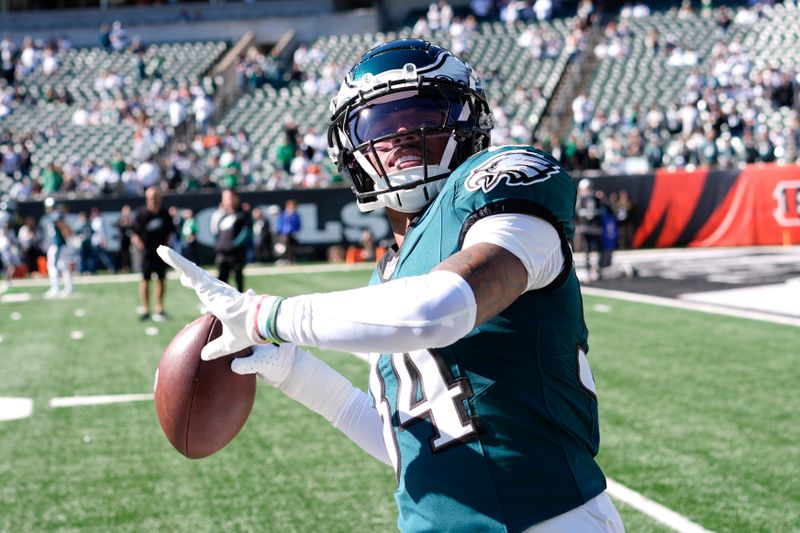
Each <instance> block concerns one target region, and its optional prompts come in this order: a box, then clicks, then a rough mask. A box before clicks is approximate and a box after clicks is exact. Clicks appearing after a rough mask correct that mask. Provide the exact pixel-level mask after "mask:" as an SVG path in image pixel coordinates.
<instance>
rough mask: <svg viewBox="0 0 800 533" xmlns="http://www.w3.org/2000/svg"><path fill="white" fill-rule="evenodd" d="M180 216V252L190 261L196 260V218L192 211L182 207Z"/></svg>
mask: <svg viewBox="0 0 800 533" xmlns="http://www.w3.org/2000/svg"><path fill="white" fill-rule="evenodd" d="M181 218H182V219H183V221H182V223H181V254H182V255H183V256H184V257H186V258H187V259H189V260H190V261H197V220H196V219H195V217H194V211H192V210H191V209H184V210H183V212H182V213H181Z"/></svg>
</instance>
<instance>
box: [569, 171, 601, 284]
mask: <svg viewBox="0 0 800 533" xmlns="http://www.w3.org/2000/svg"><path fill="white" fill-rule="evenodd" d="M602 223H603V221H602V205H601V203H600V201H599V199H598V198H597V197H596V196H595V191H594V185H593V184H592V182H591V180H588V179H585V178H584V179H582V180H581V181H580V182H579V183H578V197H577V205H576V207H575V236H576V243H575V245H576V246H575V249H576V251H583V252H584V253H585V254H586V255H585V262H584V266H585V268H586V272H587V273H588V275H589V279H591V280H596V279H599V278H600V258H599V257H598V258H597V261H596V262H592V260H591V255H592V252H596V253H597V254H598V255H599V254H600V252H601V249H602V246H601V240H600V236H601V233H602Z"/></svg>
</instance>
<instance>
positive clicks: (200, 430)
mask: <svg viewBox="0 0 800 533" xmlns="http://www.w3.org/2000/svg"><path fill="white" fill-rule="evenodd" d="M221 333H222V323H221V322H220V321H219V320H217V319H216V318H215V317H214V316H212V315H203V316H201V317H200V318H198V319H197V320H194V321H193V322H191V323H190V324H188V325H186V326H185V327H184V328H183V329H182V330H181V331H179V332H178V334H177V335H175V337H173V339H172V340H171V341H170V343H169V345H168V346H167V348H166V349H165V350H164V354H163V355H162V356H161V361H160V362H159V364H158V369H157V370H156V378H155V387H154V388H155V405H156V413H157V415H158V421H159V422H160V424H161V429H162V430H163V431H164V435H166V437H167V439H168V440H169V441H170V443H172V445H173V446H174V447H175V449H176V450H178V451H179V452H180V453H182V454H183V455H185V456H186V457H188V458H190V459H200V458H202V457H207V456H209V455H211V454H213V453H215V452H217V451H219V450H220V449H222V448H223V447H224V446H225V445H226V444H228V443H229V442H230V441H231V440H233V438H234V437H236V435H237V434H238V433H239V430H241V429H242V427H243V426H244V424H245V422H246V421H247V417H248V416H249V415H250V411H251V409H252V408H253V402H254V401H255V395H256V377H255V375H246V376H241V375H239V374H236V373H234V372H233V371H232V370H231V359H233V358H234V357H244V356H247V355H250V354H251V353H252V350H251V349H250V348H247V349H246V350H243V351H241V352H238V353H235V354H232V355H229V356H226V357H220V358H219V359H215V360H213V361H203V360H202V359H200V351H201V350H202V349H203V346H205V345H206V344H207V343H209V342H210V341H212V340H214V339H215V338H217V337H219V335H220V334H221Z"/></svg>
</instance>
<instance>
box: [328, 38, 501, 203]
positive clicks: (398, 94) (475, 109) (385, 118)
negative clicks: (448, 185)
mask: <svg viewBox="0 0 800 533" xmlns="http://www.w3.org/2000/svg"><path fill="white" fill-rule="evenodd" d="M439 50H440V51H441V52H443V53H442V55H441V56H439V59H438V60H437V64H436V65H434V66H433V67H432V68H435V69H437V70H438V72H440V73H441V74H435V73H434V72H427V73H425V74H422V72H418V71H417V70H416V68H415V66H414V65H413V64H405V65H404V66H403V68H402V69H397V70H394V71H386V73H385V74H379V75H376V76H374V77H373V76H371V75H370V74H367V75H365V76H364V77H363V79H362V80H360V82H356V81H354V80H353V79H352V78H350V77H348V80H346V81H345V83H344V84H343V86H342V90H341V91H340V94H339V96H337V97H336V98H335V99H334V101H333V102H332V117H331V121H332V124H331V127H330V129H329V130H328V147H329V152H330V155H331V157H332V158H333V159H334V161H335V162H336V163H337V166H338V168H339V171H340V172H341V173H342V175H343V177H344V178H345V179H348V180H349V181H350V184H351V186H352V188H353V191H354V192H355V193H356V199H357V203H358V206H359V208H360V209H361V210H362V211H372V210H374V209H377V208H379V207H388V208H391V209H393V210H395V211H399V212H403V213H416V212H419V211H421V210H422V209H423V208H424V207H425V206H427V205H428V204H429V203H430V202H431V201H432V200H433V199H434V198H435V197H436V195H437V194H438V193H439V191H440V190H441V188H442V185H443V184H444V180H445V179H446V178H447V177H448V176H449V175H450V173H451V172H453V170H455V169H456V168H457V167H458V166H459V165H461V164H462V163H463V162H464V161H466V160H467V158H469V157H470V156H472V155H473V154H475V153H477V152H478V151H480V150H482V149H483V148H486V147H488V145H489V132H490V130H491V127H492V124H491V122H492V119H491V114H490V113H489V109H488V105H487V103H486V99H485V97H484V95H483V91H482V89H479V88H478V89H476V88H475V83H479V82H478V81H476V80H477V79H476V78H475V79H473V78H470V76H471V75H472V76H474V74H471V70H470V69H469V67H467V66H466V65H464V63H462V62H461V61H460V60H458V59H456V58H455V57H453V56H452V55H450V54H449V53H446V52H444V51H443V50H441V49H439ZM428 70H430V69H428ZM444 73H447V74H444ZM448 75H452V76H453V77H449V76H448ZM462 77H463V79H464V80H466V81H455V79H454V78H456V79H459V80H461V79H462Z"/></svg>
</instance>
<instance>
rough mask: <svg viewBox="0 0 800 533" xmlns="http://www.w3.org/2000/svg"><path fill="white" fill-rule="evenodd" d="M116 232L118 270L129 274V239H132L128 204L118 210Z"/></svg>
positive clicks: (130, 264) (130, 213)
mask: <svg viewBox="0 0 800 533" xmlns="http://www.w3.org/2000/svg"><path fill="white" fill-rule="evenodd" d="M117 231H118V232H119V269H120V271H122V272H130V271H131V269H132V261H131V238H132V237H133V214H132V212H131V206H129V205H128V204H125V205H123V206H122V209H120V212H119V219H118V220H117Z"/></svg>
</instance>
